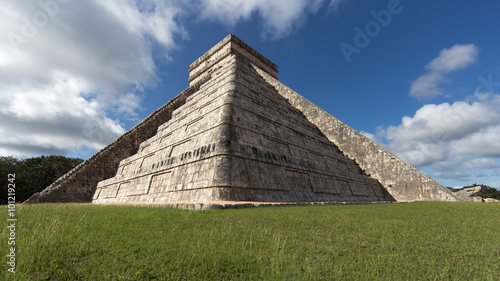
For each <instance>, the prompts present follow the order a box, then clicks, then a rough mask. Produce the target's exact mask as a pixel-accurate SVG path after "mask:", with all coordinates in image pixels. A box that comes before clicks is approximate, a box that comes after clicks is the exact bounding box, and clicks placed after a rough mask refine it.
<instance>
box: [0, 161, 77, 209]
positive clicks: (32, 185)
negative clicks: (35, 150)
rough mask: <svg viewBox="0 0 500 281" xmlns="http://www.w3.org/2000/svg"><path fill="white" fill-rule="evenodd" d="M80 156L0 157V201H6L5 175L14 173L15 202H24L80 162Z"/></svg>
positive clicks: (3, 202)
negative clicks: (0, 176)
mask: <svg viewBox="0 0 500 281" xmlns="http://www.w3.org/2000/svg"><path fill="white" fill-rule="evenodd" d="M82 161H83V160H82V159H80V158H68V157H64V156H58V155H50V156H39V157H33V158H28V159H24V160H18V159H15V158H13V157H0V172H1V173H0V174H1V175H2V176H3V177H4V178H3V179H2V190H1V198H0V200H1V201H0V203H2V204H6V203H7V175H8V174H12V173H15V174H16V180H15V184H16V202H24V201H25V200H26V199H28V198H29V197H30V196H31V195H33V194H35V193H36V192H40V191H42V190H43V189H44V188H45V187H47V186H49V185H50V184H51V183H53V182H54V181H55V180H57V179H58V178H59V177H61V176H62V175H64V174H66V173H67V172H69V171H70V170H71V169H73V168H74V167H76V166H77V165H78V164H80V163H81V162H82Z"/></svg>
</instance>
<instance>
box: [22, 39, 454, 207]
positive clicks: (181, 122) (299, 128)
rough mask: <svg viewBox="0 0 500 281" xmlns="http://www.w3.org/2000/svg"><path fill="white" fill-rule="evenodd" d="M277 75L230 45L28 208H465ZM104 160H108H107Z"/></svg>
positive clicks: (244, 48) (196, 66) (238, 45)
mask: <svg viewBox="0 0 500 281" xmlns="http://www.w3.org/2000/svg"><path fill="white" fill-rule="evenodd" d="M277 73H278V67H277V66H276V65H274V64H273V63H272V62H270V61H269V60H268V59H266V58H265V57H263V56H262V55H260V54H259V53H257V52H256V51H255V50H253V49H252V48H250V47H249V46H248V45H246V44H245V43H244V42H242V41H241V40H239V39H238V38H237V37H235V36H234V35H229V36H227V37H226V38H224V39H223V40H222V41H221V42H219V43H218V44H217V45H216V46H214V47H213V48H212V49H210V50H209V51H208V52H207V53H205V54H204V55H203V56H201V57H200V58H199V59H198V60H197V61H195V62H194V63H193V64H191V66H190V68H189V82H190V87H189V88H188V89H186V90H185V91H184V92H182V93H181V94H179V96H177V97H176V98H174V99H173V100H172V101H170V102H169V103H167V104H166V105H164V106H163V107H161V108H160V109H159V110H157V111H156V112H155V113H153V114H152V115H151V116H149V117H148V118H147V120H145V121H143V124H142V126H138V127H135V128H133V129H132V130H131V131H129V132H127V133H126V135H127V136H128V138H129V141H128V142H126V141H124V140H123V138H122V139H119V140H117V141H115V143H114V144H112V145H110V146H108V147H107V148H105V149H103V150H102V151H101V152H99V153H97V154H96V156H95V157H93V158H92V159H89V160H91V161H87V163H86V164H85V163H84V165H82V167H77V168H75V170H74V171H72V174H71V175H70V176H67V179H60V180H59V182H58V183H57V182H56V184H53V185H52V186H50V187H48V188H47V190H45V191H44V192H42V193H40V194H38V195H36V196H34V197H33V198H30V200H31V201H32V202H59V201H63V202H64V201H65V202H67V201H71V198H78V200H75V201H85V200H86V196H88V201H92V202H94V203H152V202H164V203H173V202H181V201H182V202H209V201H258V202H326V201H328V202H377V201H394V200H398V201H409V200H449V201H455V200H458V199H457V198H456V197H455V196H454V195H453V194H452V193H451V192H449V191H448V190H447V189H445V188H444V187H442V186H441V185H439V184H438V183H437V182H435V181H433V180H432V179H430V178H429V177H427V176H426V175H425V174H423V173H421V172H420V171H418V170H417V169H415V168H414V167H412V166H410V165H409V164H407V163H405V162H403V161H402V160H400V159H399V158H397V157H396V156H394V155H393V154H391V153H390V152H388V151H387V150H385V149H383V148H382V147H380V146H378V145H377V144H375V143H374V142H372V141H371V140H369V139H367V138H366V137H364V136H363V135H361V134H360V133H358V132H356V131H355V130H353V129H352V128H350V127H348V126H347V125H345V124H344V123H342V122H340V121H339V120H338V119H336V118H335V117H333V116H331V115H330V114H328V113H326V112H325V111H323V110H321V109H320V108H318V107H317V106H315V105H314V104H312V103H311V102H309V101H308V100H306V99H305V98H303V97H302V96H300V95H299V94H297V93H295V92H294V91H292V90H291V89H289V88H288V87H286V86H285V85H283V84H282V83H280V82H279V81H278V80H277ZM346 106H349V105H346ZM165 111H167V112H168V114H167V113H164V112H165ZM160 115H161V116H162V117H161V118H159V117H158V118H156V117H157V116H160ZM155 118H156V119H155ZM151 120H156V121H154V122H153V121H151ZM162 120H164V121H162ZM152 127H154V128H152ZM141 128H142V129H141ZM145 128H146V129H145ZM138 130H143V131H144V130H145V131H147V132H149V135H147V134H141V133H140V132H139V131H138ZM130 142H133V143H134V145H132V148H133V149H130V150H129V149H127V150H125V152H124V150H123V149H122V148H121V147H122V146H123V145H128V146H130ZM114 151H116V152H117V153H115V152H114ZM105 153H107V155H109V156H108V158H106V157H103V156H101V157H99V156H100V154H105ZM99 159H101V160H99ZM105 159H106V160H105ZM110 159H111V160H110ZM103 161H107V162H106V163H107V164H101V162H103ZM85 165H86V166H85ZM110 165H111V167H110ZM89 167H93V168H89ZM99 167H101V169H103V170H106V171H107V172H106V173H102V172H101V173H100V174H99V175H98V176H95V177H94V180H93V181H92V180H91V181H88V179H87V181H86V183H90V184H81V181H82V180H79V179H84V178H85V175H86V176H87V177H88V176H91V175H94V174H96V173H95V172H96V171H98V170H99ZM111 171H112V172H111ZM70 173H71V172H70ZM103 174H107V176H106V175H103ZM68 181H71V182H72V184H69V183H68ZM75 185H76V186H80V188H74V186H75ZM64 190H66V192H64ZM83 192H85V195H82V194H81V193H83ZM58 194H59V197H61V198H63V199H62V200H59V201H58ZM72 194H74V195H72ZM88 194H90V195H88ZM82 199H83V200H82Z"/></svg>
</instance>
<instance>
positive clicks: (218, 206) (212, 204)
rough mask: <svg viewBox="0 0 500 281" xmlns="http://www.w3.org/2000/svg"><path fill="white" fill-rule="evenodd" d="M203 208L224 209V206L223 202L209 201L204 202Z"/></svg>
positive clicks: (207, 209) (206, 209)
mask: <svg viewBox="0 0 500 281" xmlns="http://www.w3.org/2000/svg"><path fill="white" fill-rule="evenodd" d="M201 209H202V210H203V211H209V210H222V209H224V206H222V205H221V204H217V203H207V204H204V205H203V207H202V208H201Z"/></svg>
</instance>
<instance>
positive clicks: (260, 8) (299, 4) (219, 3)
mask: <svg viewBox="0 0 500 281" xmlns="http://www.w3.org/2000/svg"><path fill="white" fill-rule="evenodd" d="M323 2H324V0H275V1H268V0H200V7H199V9H200V13H201V18H202V19H211V20H216V21H219V22H221V23H223V24H227V25H235V24H236V23H237V22H239V21H246V20H249V19H250V18H251V17H252V16H253V15H254V14H257V15H259V16H260V17H261V18H262V21H263V27H264V32H263V34H264V36H265V37H268V38H271V39H278V38H282V37H284V36H287V35H288V34H289V33H290V32H291V31H293V30H294V29H295V28H297V27H298V26H299V25H300V24H301V23H302V22H303V20H304V17H305V16H306V15H307V13H316V12H317V11H318V10H319V8H321V6H322V5H323ZM335 2H337V1H332V3H335Z"/></svg>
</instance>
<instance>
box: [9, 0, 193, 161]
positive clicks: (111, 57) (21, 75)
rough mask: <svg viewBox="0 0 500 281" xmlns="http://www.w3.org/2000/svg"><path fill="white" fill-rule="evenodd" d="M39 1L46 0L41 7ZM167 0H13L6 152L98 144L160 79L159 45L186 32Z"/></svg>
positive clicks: (20, 153) (22, 154) (61, 150)
mask: <svg viewBox="0 0 500 281" xmlns="http://www.w3.org/2000/svg"><path fill="white" fill-rule="evenodd" d="M39 3H42V5H40V4H39ZM180 13H181V11H180V10H179V8H177V7H174V6H172V5H169V4H168V2H167V1H153V2H147V3H145V2H143V1H132V0H129V1H118V0H114V1H97V0H95V1H69V0H68V1H62V0H60V1H55V0H43V1H40V2H38V1H37V0H33V1H8V2H6V3H3V5H2V6H1V7H0V33H1V34H5V35H6V36H2V37H1V38H0V154H1V155H12V156H17V157H25V156H30V155H33V154H51V153H57V154H64V153H65V152H66V151H68V150H73V151H74V150H75V149H78V148H91V149H99V148H101V147H103V146H104V145H106V144H107V143H109V142H110V141H112V140H113V139H115V138H116V137H117V136H119V135H120V134H122V133H123V132H124V129H123V127H122V126H121V125H120V123H119V121H118V120H114V119H111V118H110V117H109V116H110V115H111V114H116V115H118V116H125V117H126V116H129V117H134V116H136V111H137V110H138V109H139V108H140V100H141V98H140V96H139V95H138V93H140V91H141V90H143V89H144V87H148V86H152V85H154V84H155V71H156V67H155V62H154V61H153V59H152V47H153V44H159V45H160V46H162V47H163V48H164V49H165V50H169V49H171V48H173V47H174V46H175V43H174V42H175V41H174V37H175V36H177V35H180V36H184V34H185V32H184V31H183V29H182V27H181V26H180V25H178V24H177V23H176V17H177V16H178V15H179V14H180Z"/></svg>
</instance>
